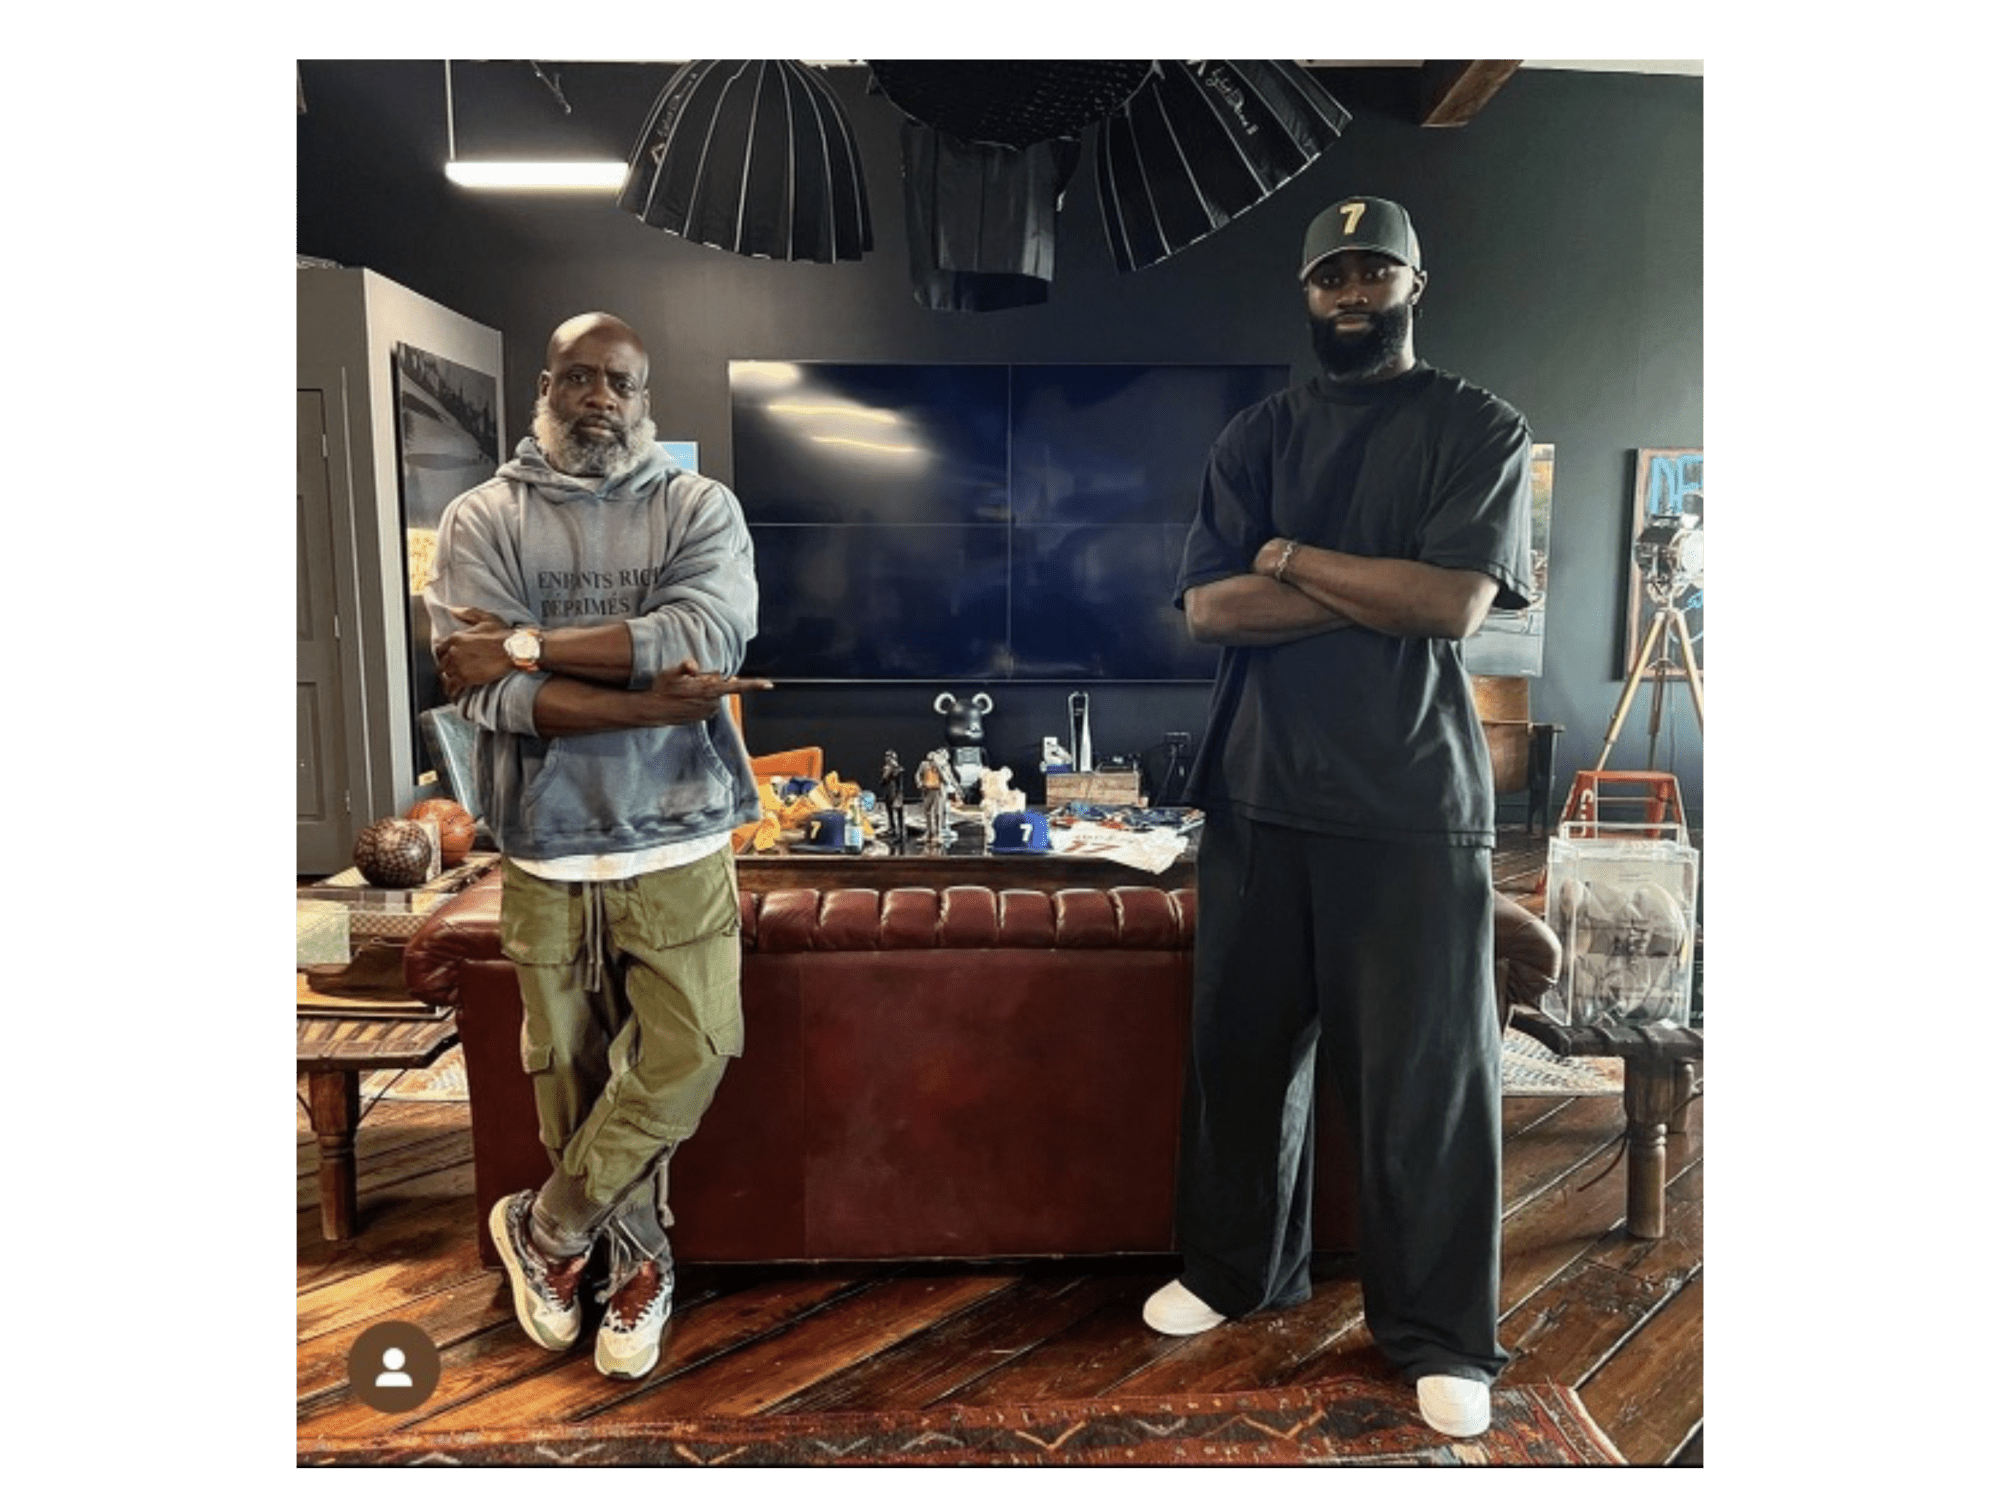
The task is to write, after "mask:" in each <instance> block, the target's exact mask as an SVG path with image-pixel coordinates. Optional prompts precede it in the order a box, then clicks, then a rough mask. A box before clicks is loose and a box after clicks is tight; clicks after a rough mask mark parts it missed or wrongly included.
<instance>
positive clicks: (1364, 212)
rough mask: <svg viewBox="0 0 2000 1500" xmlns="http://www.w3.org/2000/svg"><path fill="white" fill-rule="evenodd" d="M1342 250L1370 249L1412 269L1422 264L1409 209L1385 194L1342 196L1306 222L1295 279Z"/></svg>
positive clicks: (1308, 274) (1421, 266)
mask: <svg viewBox="0 0 2000 1500" xmlns="http://www.w3.org/2000/svg"><path fill="white" fill-rule="evenodd" d="M1342 250H1374V251H1377V252H1379V253H1380V254H1383V255H1386V256H1388V257H1390V259H1392V260H1399V261H1401V262H1402V263H1403V264H1404V265H1406V266H1408V267H1409V268H1410V269H1411V270H1412V271H1421V270H1422V269H1423V268H1424V260H1423V252H1422V251H1421V250H1419V249H1418V247H1417V231H1416V229H1415V228H1414V227H1412V225H1411V224H1410V215H1409V211H1408V210H1407V209H1405V208H1404V207H1403V205H1402V204H1400V203H1391V202H1390V201H1389V200H1388V199H1387V198H1343V199H1341V200H1340V201H1339V202H1338V203H1336V204H1334V205H1333V207H1331V208H1329V209H1327V210H1326V211H1325V212H1323V213H1322V214H1320V216H1319V217H1318V218H1316V219H1314V220H1313V221H1312V223H1310V224H1308V225H1307V226H1306V252H1305V262H1304V264H1303V265H1301V266H1300V267H1299V280H1301V281H1304V280H1305V279H1306V278H1307V277H1308V276H1310V275H1312V268H1313V267H1314V266H1316V265H1318V264H1319V263H1320V262H1321V261H1323V260H1325V259H1326V258H1327V257H1328V256H1329V255H1333V254H1337V253H1338V252H1339V251H1342Z"/></svg>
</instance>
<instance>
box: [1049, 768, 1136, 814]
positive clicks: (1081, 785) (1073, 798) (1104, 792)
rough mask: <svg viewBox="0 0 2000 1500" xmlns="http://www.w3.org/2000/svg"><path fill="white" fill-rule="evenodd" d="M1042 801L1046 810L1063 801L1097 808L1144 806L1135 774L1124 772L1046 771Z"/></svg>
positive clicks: (1133, 771) (1061, 803)
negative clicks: (1095, 805)
mask: <svg viewBox="0 0 2000 1500" xmlns="http://www.w3.org/2000/svg"><path fill="white" fill-rule="evenodd" d="M1046 800H1047V802H1048V805H1049V806H1050V807H1061V806H1062V805H1063V804H1064V803H1067V802H1092V803H1095V804H1097V805H1098V806H1099V807H1144V806H1145V805H1146V799H1145V798H1144V797H1142V796H1141V795H1140V794H1139V773H1138V771H1137V770H1136V769H1135V770H1127V771H1050V772H1049V773H1048V790H1047V793H1046Z"/></svg>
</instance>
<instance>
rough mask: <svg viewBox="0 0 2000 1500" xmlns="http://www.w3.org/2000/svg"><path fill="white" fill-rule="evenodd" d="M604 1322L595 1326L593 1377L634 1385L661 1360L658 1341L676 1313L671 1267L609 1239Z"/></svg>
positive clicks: (619, 1240)
mask: <svg viewBox="0 0 2000 1500" xmlns="http://www.w3.org/2000/svg"><path fill="white" fill-rule="evenodd" d="M604 1295H605V1308H604V1321H603V1322H602V1323H600V1324H598V1325H597V1371H598V1373H599V1374H600V1375H609V1376H611V1377H612V1378H613V1379H616V1380H638V1379H640V1378H642V1377H643V1376H645V1375H646V1374H647V1373H648V1372H649V1371H650V1370H651V1369H652V1368H653V1366H654V1365H656V1364H658V1363H659V1360H660V1339H661V1335H662V1334H664V1333H665V1331H666V1327H667V1319H668V1318H669V1317H671V1316H673V1311H674V1263H673V1259H672V1257H671V1256H667V1257H663V1258H662V1259H659V1260H651V1259H647V1258H645V1257H644V1256H642V1255H640V1254H638V1253H635V1252H631V1251H627V1250H626V1247H625V1244H624V1241H623V1239H622V1238H621V1237H620V1236H619V1235H618V1234H617V1233H616V1232H615V1231H614V1233H613V1237H612V1281H611V1285H610V1287H609V1288H608V1289H607V1290H606V1292H605V1294H604Z"/></svg>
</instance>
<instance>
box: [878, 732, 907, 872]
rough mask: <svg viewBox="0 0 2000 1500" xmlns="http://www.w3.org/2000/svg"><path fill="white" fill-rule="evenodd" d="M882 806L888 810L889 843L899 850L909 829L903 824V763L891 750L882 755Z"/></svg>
mask: <svg viewBox="0 0 2000 1500" xmlns="http://www.w3.org/2000/svg"><path fill="white" fill-rule="evenodd" d="M882 805H883V806H884V807H886V808H887V809H888V810H889V842H890V843H892V844H894V845H895V846H896V847H897V848H898V849H900V848H902V847H903V843H904V841H905V840H906V839H907V838H908V837H909V829H908V828H907V827H906V826H905V825H904V822H903V763H902V762H901V761H900V760H898V759H896V752H895V751H893V750H886V751H884V752H883V753H882Z"/></svg>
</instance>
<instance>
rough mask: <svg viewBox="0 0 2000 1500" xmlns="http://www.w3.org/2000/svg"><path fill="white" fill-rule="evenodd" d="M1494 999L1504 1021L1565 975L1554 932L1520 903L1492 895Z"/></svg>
mask: <svg viewBox="0 0 2000 1500" xmlns="http://www.w3.org/2000/svg"><path fill="white" fill-rule="evenodd" d="M1493 970H1494V975H1493V978H1494V985H1493V988H1494V998H1495V999H1496V1000H1497V1001H1498V1002H1499V1005H1500V1015H1501V1019H1502V1020H1503V1021H1504V1020H1505V1019H1506V1016H1507V1012H1508V1011H1510V1010H1511V1009H1512V1008H1513V1007H1514V1006H1516V1005H1528V1006H1531V1005H1533V1004H1534V1003H1535V1001H1536V999H1537V998H1539V997H1540V996H1541V994H1542V993H1543V992H1544V991H1545V990H1548V989H1550V988H1551V987H1553V986H1554V984H1555V982H1556V979H1557V977H1558V976H1559V975H1560V974H1561V972H1562V943H1561V942H1560V941H1559V940H1558V939H1557V937H1556V934H1555V929H1554V928H1553V927H1551V926H1549V924H1548V923H1546V922H1544V921H1543V920H1542V919H1541V918H1540V917H1538V916H1536V915H1535V914H1534V913H1533V912H1531V911H1529V910H1528V909H1527V908H1526V907H1525V906H1522V905H1521V904H1520V903H1519V902H1517V901H1513V900H1510V899H1509V898H1508V897H1506V896H1503V895H1501V894H1500V893H1499V892H1497V891H1496V892H1494V895H1493Z"/></svg>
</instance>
